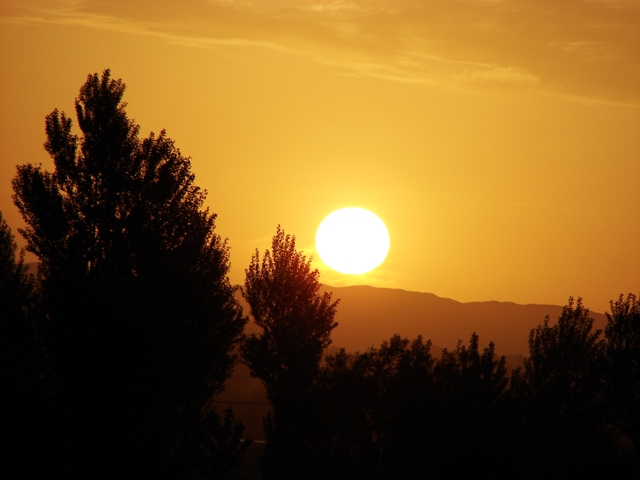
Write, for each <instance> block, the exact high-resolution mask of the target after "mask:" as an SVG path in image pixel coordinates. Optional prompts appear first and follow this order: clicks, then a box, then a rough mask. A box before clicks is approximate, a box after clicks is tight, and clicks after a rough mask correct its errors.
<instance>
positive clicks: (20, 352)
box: [0, 212, 52, 477]
mask: <svg viewBox="0 0 640 480" xmlns="http://www.w3.org/2000/svg"><path fill="white" fill-rule="evenodd" d="M41 320H42V318H41V312H40V308H39V303H38V291H37V286H36V283H35V279H34V277H33V275H31V274H29V273H28V272H27V267H26V266H25V264H24V256H23V252H22V251H21V252H18V249H17V245H16V242H15V239H14V237H13V234H12V232H11V229H10V228H9V225H8V224H7V223H6V221H5V220H4V218H3V217H2V213H1V212H0V329H1V331H0V354H1V355H2V362H1V367H0V368H1V370H0V372H1V376H0V388H1V389H2V408H1V409H0V425H2V428H1V429H0V431H1V432H2V433H1V434H0V438H2V439H3V442H2V445H3V447H2V458H3V462H2V466H1V467H0V471H2V472H5V475H7V474H8V475H12V474H14V473H15V472H18V471H19V472H22V473H23V475H25V476H34V477H36V476H41V475H43V474H46V473H47V467H49V465H50V463H51V458H49V457H48V454H47V452H48V448H47V443H48V442H49V441H50V440H51V438H50V435H51V431H52V425H51V423H50V415H51V411H50V407H51V391H50V385H49V382H48V380H49V378H48V375H47V364H46V358H45V356H44V352H43V350H42V342H41V333H42V332H41V327H42V325H41Z"/></svg>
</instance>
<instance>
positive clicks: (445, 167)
mask: <svg viewBox="0 0 640 480" xmlns="http://www.w3.org/2000/svg"><path fill="white" fill-rule="evenodd" d="M105 68H110V69H111V72H112V76H113V77H115V78H122V79H123V80H124V82H125V83H126V84H127V92H126V94H125V99H126V101H127V102H128V105H129V106H128V108H127V111H128V113H129V116H130V117H132V118H133V119H135V121H136V122H137V123H139V124H140V125H141V134H142V135H144V136H146V135H147V134H148V133H149V132H150V131H155V132H159V131H160V130H161V129H162V128H166V129H167V133H168V135H169V137H171V138H172V139H174V140H175V142H176V144H177V146H178V147H179V148H180V149H181V150H182V152H183V154H185V155H189V156H191V157H192V162H193V170H194V172H195V174H196V183H197V184H198V185H200V186H201V187H203V188H206V189H207V190H208V191H209V196H208V205H209V206H210V207H211V210H212V211H214V212H216V213H217V214H218V221H217V232H218V233H219V234H221V235H222V236H223V237H228V238H229V245H230V246H231V261H232V273H231V279H232V281H234V282H236V283H241V282H242V281H243V280H244V269H245V268H246V267H247V266H248V264H249V262H250V259H251V254H252V252H253V251H254V249H255V248H259V249H260V250H261V251H262V250H264V248H267V247H269V246H270V240H271V237H272V236H273V235H274V234H275V231H276V226H277V225H278V224H281V225H282V227H283V228H284V230H285V231H286V232H287V233H291V234H295V235H296V238H297V243H298V247H299V248H301V249H303V250H304V251H305V253H307V254H309V255H314V256H315V258H317V255H315V252H314V245H313V244H314V236H315V231H316V228H317V226H318V224H319V223H320V222H321V221H322V219H323V218H324V216H325V215H327V214H328V213H330V212H331V211H332V210H335V209H337V208H340V207H345V206H360V207H364V208H367V209H370V210H372V211H374V212H375V213H376V214H378V215H379V216H380V217H381V218H382V219H383V220H384V221H385V222H386V224H387V226H388V228H389V232H390V235H391V250H390V253H389V256H388V258H387V261H386V262H385V263H384V264H383V265H382V266H381V267H380V268H378V269H377V270H376V271H374V272H373V273H371V274H368V275H364V276H359V277H355V278H354V277H351V276H343V275H340V274H336V273H331V272H330V271H327V270H325V269H324V268H323V266H322V264H321V263H320V262H319V261H314V263H315V265H316V266H317V267H318V268H320V270H321V272H322V275H321V280H322V281H323V282H325V283H328V284H332V285H347V284H354V283H355V284H360V283H366V284H371V285H374V286H385V287H394V288H403V289H407V290H417V291H425V292H432V293H435V294H436V295H439V296H443V297H451V298H454V299H456V300H460V301H475V300H502V301H514V302H518V303H552V304H559V305H563V304H565V303H566V301H567V299H568V297H569V296H570V295H573V296H574V297H578V296H581V297H583V299H584V303H585V304H586V305H587V306H588V307H590V308H591V309H592V310H594V311H600V312H602V311H605V310H606V309H607V308H608V302H609V300H611V299H615V298H617V296H618V295H619V294H620V293H625V294H626V293H628V292H636V293H637V292H638V291H640V248H639V245H640V189H639V184H640V2H637V1H635V0H629V1H624V0H620V1H616V0H608V1H605V0H584V1H579V0H563V1H557V0H547V1H512V0H503V1H500V0H441V1H427V0H425V1H420V2H416V1H409V0H344V1H342V0H334V1H314V0H309V1H303V0H270V1H268V2H267V1H266V0H265V1H262V0H256V1H249V0H247V1H243V0H238V1H234V0H208V1H205V0H202V1H196V0H189V1H180V2H168V1H166V2H160V1H153V2H152V1H148V2H141V1H133V2H129V1H128V2H125V1H119V2H115V1H113V2H108V1H97V0H96V1H91V0H89V1H83V0H63V1H45V0H33V1H29V2H23V1H21V0H15V1H7V0H0V92H1V93H0V95H1V97H0V101H1V107H2V108H1V110H0V145H1V146H2V148H1V150H0V210H1V211H2V212H3V215H4V216H5V218H6V219H7V221H8V222H9V224H10V226H11V227H12V228H13V229H14V233H16V234H17V231H16V229H17V227H20V226H21V225H22V220H21V219H20V217H19V215H18V213H17V210H16V209H15V207H14V206H13V203H12V201H11V186H10V179H11V178H12V177H13V175H14V173H15V166H16V165H17V164H21V163H27V162H32V163H38V162H42V163H43V164H44V165H45V166H47V167H48V168H51V166H52V162H51V161H50V159H49V157H48V156H47V154H46V152H45V151H44V149H43V147H42V144H43V142H44V139H45V137H44V117H45V115H46V114H48V113H49V112H51V111H52V110H53V109H54V108H56V107H57V108H59V109H62V110H64V111H66V112H67V113H68V114H70V115H71V116H72V117H73V118H74V119H75V116H74V110H73V100H74V98H75V97H76V95H77V94H78V91H79V88H80V86H81V85H82V84H83V83H84V81H85V79H86V76H87V75H88V74H90V73H95V72H102V71H103V70H104V69H105ZM30 259H33V257H31V258H30Z"/></svg>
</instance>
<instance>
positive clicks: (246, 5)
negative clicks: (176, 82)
mask: <svg viewBox="0 0 640 480" xmlns="http://www.w3.org/2000/svg"><path fill="white" fill-rule="evenodd" d="M131 5H133V7H131V8H129V9H128V10H126V11H123V10H122V9H118V10H117V13H116V10H114V7H112V6H109V5H103V4H91V3H78V2H67V3H65V7H64V8H59V9H52V8H39V9H38V8H36V7H32V8H30V9H26V10H25V9H24V8H23V11H25V12H26V13H25V14H23V15H13V16H4V17H0V22H4V23H14V24H20V25H30V24H32V25H36V24H56V25H62V26H77V27H84V28H91V29H98V30H108V31H113V32H119V33H123V34H130V35H142V36H151V37H155V38H159V39H161V40H163V41H165V42H167V43H169V44H172V45H179V46H184V47H196V48H215V47H243V48H253V47H255V48H265V49H269V50H273V51H278V52H283V53H289V54H295V55H304V56H307V57H310V58H313V59H314V60H315V61H317V62H319V63H320V64H323V65H326V66H328V67H332V68H336V69H337V72H336V74H337V75H350V74H351V75H357V76H366V77H370V78H377V79H381V80H386V81H392V82H405V83H413V84H425V85H431V86H438V87H440V88H449V89H451V88H453V89H460V88H462V89H473V90H476V89H485V88H489V89H495V88H498V89H502V88H505V87H508V88H509V89H513V88H516V89H517V88H524V89H531V88H535V89H536V90H538V91H540V92H543V93H546V94H549V95H554V96H556V97H557V98H560V99H562V100H564V101H570V102H578V103H581V104H588V105H593V106H597V105H613V106H633V107H635V106H636V105H637V104H638V102H639V101H640V99H637V98H635V97H637V96H638V92H637V88H634V87H633V85H634V81H633V79H634V77H633V75H635V76H636V77H638V72H637V70H638V68H637V65H635V68H634V63H633V60H634V59H633V58H630V59H628V60H626V61H625V58H624V55H632V56H633V55H634V54H633V52H632V50H630V49H628V48H627V50H625V49H623V48H617V47H619V46H620V42H621V41H623V40H624V38H626V37H620V36H619V35H618V36H616V35H617V34H616V33H615V32H616V31H617V30H619V25H618V24H616V21H623V20H620V15H619V12H618V11H617V10H619V9H628V10H629V12H630V16H631V17H632V18H633V17H634V16H640V9H638V8H633V6H632V5H630V4H627V3H625V2H614V3H610V4H593V3H591V4H589V5H590V7H591V9H593V8H596V9H600V10H597V11H598V12H599V11H601V10H602V9H605V10H604V11H606V12H608V13H610V17H611V18H605V19H603V20H602V21H599V22H596V20H597V19H596V18H593V19H587V18H582V19H580V20H579V21H576V22H574V23H576V25H577V26H574V25H568V24H566V22H567V21H568V18H564V17H562V15H564V16H565V17H566V16H567V12H565V11H564V10H563V9H562V8H561V7H558V6H555V7H551V6H548V8H551V10H555V11H552V12H550V13H549V12H547V11H546V10H545V9H543V8H542V7H543V5H542V4H537V3H533V4H527V5H526V6H522V5H520V4H513V3H511V2H495V1H485V0H460V1H457V2H432V3H429V4H418V5H416V4H415V2H409V1H401V2H387V1H383V0H379V1H374V0H370V1H364V0H362V1H328V2H299V1H292V0H288V1H287V0H283V1H275V2H269V3H268V4H266V5H265V4H263V3H256V2H234V1H228V0H226V1H209V2H208V3H207V4H204V5H203V4H200V3H198V4H193V5H191V3H187V4H186V5H185V11H186V12H190V10H189V7H193V6H194V5H195V6H197V7H198V8H199V10H193V11H192V12H191V14H192V15H195V16H194V18H193V21H186V20H187V19H188V17H187V16H185V17H176V16H175V15H174V13H175V12H171V11H164V10H162V8H160V7H159V8H158V9H155V10H154V12H153V15H154V16H155V17H154V18H153V20H149V19H144V20H142V19H140V18H139V17H140V16H141V14H142V13H141V11H137V10H136V5H137V4H136V3H135V2H133V3H132V4H131ZM203 6H204V7H205V8H204V10H203ZM25 8H26V7H25ZM98 8H102V9H103V10H102V13H96V12H95V10H96V9H98ZM525 8H528V9H529V10H525ZM578 8H579V7H578ZM143 10H144V9H143ZM145 11H146V10H145ZM611 12H614V13H615V14H614V13H611ZM551 14H553V15H551ZM528 16H531V17H534V20H530V19H528ZM556 17H559V18H556ZM583 17H584V15H583ZM176 18H181V21H176ZM545 18H546V19H548V24H546V23H544V24H543V23H540V22H541V21H542V20H544V19H545ZM518 19H520V20H521V21H522V26H521V27H520V26H519V25H518V23H517V22H516V20H518ZM563 22H564V23H563ZM594 22H596V23H594ZM539 25H544V27H543V28H542V29H540V30H542V32H540V33H539V36H538V37H537V38H533V37H534V36H535V35H538V32H537V29H538V27H539ZM603 32H605V33H606V34H607V35H610V37H607V36H606V35H605V33H603ZM611 32H614V33H611ZM626 35H627V37H629V38H635V37H636V36H638V38H640V27H639V28H636V29H633V28H631V29H630V31H629V32H627V33H626ZM613 60H615V65H614V64H613ZM638 80H639V81H640V78H639V79H638ZM616 88H617V90H616ZM614 92H615V95H614V96H612V93H614Z"/></svg>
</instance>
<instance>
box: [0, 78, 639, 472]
mask: <svg viewBox="0 0 640 480" xmlns="http://www.w3.org/2000/svg"><path fill="white" fill-rule="evenodd" d="M123 93H124V84H123V83H122V81H121V80H114V79H112V78H111V77H110V72H109V71H108V70H105V72H103V74H102V76H99V75H97V74H94V75H90V76H89V77H88V78H87V81H86V83H85V84H84V85H83V86H82V88H81V89H80V94H79V96H78V98H77V99H76V103H75V107H76V116H77V120H78V126H79V128H80V132H81V134H80V135H76V134H73V133H72V131H71V127H72V123H71V120H70V119H69V118H68V117H67V116H66V115H65V114H64V113H62V112H59V111H57V110H54V111H53V112H52V113H51V114H50V115H48V116H47V118H46V134H47V141H46V143H45V148H46V150H47V151H48V153H49V154H50V155H51V157H52V158H53V161H54V165H55V170H54V171H53V172H47V171H45V170H43V168H42V167H41V166H38V165H31V164H26V165H22V166H19V167H18V172H17V175H16V177H15V178H14V180H13V191H14V201H15V204H16V205H17V207H18V208H19V210H20V212H21V213H22V216H23V218H24V220H25V223H26V228H24V229H23V230H20V232H21V233H22V235H23V236H24V237H25V239H26V241H27V250H29V251H30V252H32V253H34V254H35V255H37V257H38V259H39V261H40V263H39V268H38V272H37V277H34V276H32V275H30V274H29V273H28V272H27V269H26V267H25V265H24V262H23V257H22V253H20V252H18V250H17V247H16V243H15V241H14V238H13V236H12V234H11V231H10V230H9V227H8V225H7V224H6V222H4V220H2V219H1V217H0V312H2V322H1V327H2V329H3V331H2V334H1V335H0V341H2V345H1V347H2V355H3V370H2V375H3V377H2V380H1V381H2V389H3V406H2V412H1V415H2V419H1V420H2V425H3V427H4V428H2V432H3V437H4V439H5V440H7V441H6V442H4V444H5V445H9V447H5V448H4V449H3V451H2V454H3V456H4V457H5V459H3V460H4V461H3V462H2V465H3V466H4V468H5V469H9V470H10V473H12V474H13V475H12V476H16V474H17V476H23V477H29V476H36V475H37V476H50V475H51V474H52V473H59V474H63V475H64V476H66V477H72V478H74V477H82V478H86V477H90V478H91V477H103V476H110V477H114V476H118V477H120V476H140V477H145V478H146V477H151V478H232V477H233V476H234V475H235V474H237V472H238V469H239V467H240V465H241V462H242V457H243V453H244V451H245V450H246V448H247V446H248V442H246V441H243V440H241V435H242V425H241V423H240V422H239V421H238V420H237V419H235V418H234V416H233V413H232V411H227V412H225V414H224V415H222V416H221V414H220V412H219V411H217V410H216V408H215V402H214V397H215V395H216V394H218V393H220V392H221V391H222V389H223V386H224V382H225V380H226V379H227V378H228V377H229V375H230V374H231V371H232V369H233V366H234V364H235V362H236V361H237V360H238V355H237V353H238V352H239V353H240V357H241V359H242V360H243V361H244V362H246V363H247V365H249V367H250V371H251V374H252V375H253V376H255V377H257V378H259V379H260V380H261V381H262V382H263V383H264V385H265V387H266V391H267V396H268V399H269V402H270V404H271V411H270V413H269V415H268V416H267V418H266V419H265V422H264V426H265V433H266V438H267V445H266V450H265V454H264V458H263V472H264V476H265V478H297V477H304V478H327V477H329V476H333V477H336V478H371V479H377V478H379V479H387V478H411V477H413V476H415V474H416V473H419V474H420V475H421V476H428V475H429V474H435V473H436V472H439V471H447V470H449V471H450V472H451V473H452V474H454V475H455V476H459V475H461V474H477V473H479V472H480V471H484V470H486V471H490V472H491V473H492V474H493V475H494V476H507V475H508V476H513V475H518V476H521V477H522V476H524V477H528V478H539V477H540V476H542V475H551V476H552V477H557V474H558V472H563V473H566V474H567V475H569V474H577V473H584V474H585V475H588V476H593V474H606V475H607V476H610V475H620V476H628V477H633V476H636V477H637V476H638V455H637V453H636V450H635V448H636V447H637V446H638V445H640V437H639V433H640V432H639V411H640V366H639V362H640V355H639V352H640V302H639V301H638V299H637V298H636V297H635V296H634V295H632V294H630V295H629V296H627V298H626V299H625V298H623V297H622V296H621V297H620V299H618V300H617V301H616V302H615V303H612V304H611V314H609V323H608V326H607V328H606V330H605V332H604V338H601V333H602V332H599V331H594V330H593V320H592V319H590V318H589V316H588V310H587V309H585V308H584V307H583V306H582V304H581V302H580V300H578V301H577V302H575V303H574V302H573V300H572V299H570V301H569V304H568V305H567V306H566V307H565V308H564V310H563V312H562V316H561V317H560V318H559V319H558V321H557V323H554V324H551V323H550V321H549V320H548V319H547V320H546V321H545V323H544V324H543V325H541V326H539V327H538V328H537V329H535V330H533V331H532V332H531V336H530V339H529V345H530V356H529V358H528V359H527V360H526V361H525V364H524V365H523V366H522V368H520V369H516V370H515V371H514V372H513V373H512V374H511V375H508V373H507V370H506V367H505V359H504V358H497V357H496V354H495V350H494V346H493V344H492V343H490V344H489V346H488V347H486V348H484V349H481V347H480V344H479V339H478V337H477V336H476V335H475V334H474V335H472V336H471V340H470V342H469V344H468V345H464V344H462V343H459V344H458V346H457V347H456V348H455V349H454V350H452V351H448V350H444V351H443V352H442V353H441V355H439V356H434V355H432V352H431V343H430V341H424V340H423V339H422V338H417V339H415V340H413V341H409V340H407V339H403V338H400V337H397V336H396V337H393V338H391V339H390V340H389V341H387V342H385V343H383V344H382V345H381V346H380V347H379V348H371V349H370V350H368V351H366V352H364V353H348V352H345V351H344V350H341V351H339V352H338V353H337V354H335V355H333V356H329V357H327V358H326V361H325V362H324V364H322V362H321V360H322V355H323V352H324V351H325V349H326V347H327V346H328V345H329V344H330V342H331V340H330V335H331V331H332V330H333V329H334V328H335V327H336V325H337V324H336V323H335V321H334V316H335V313H336V309H337V305H338V302H337V301H333V300H332V299H331V295H330V294H328V293H324V294H321V293H320V283H319V273H318V271H317V270H312V269H311V264H310V260H308V259H307V258H306V257H304V256H303V255H302V254H301V253H300V252H298V251H297V250H296V248H295V237H292V236H290V235H286V234H285V232H284V231H283V230H282V229H280V228H279V227H278V229H277V231H276V235H275V236H274V237H273V242H272V247H271V250H270V251H269V250H267V251H266V252H265V254H264V256H263V257H262V258H260V255H259V253H258V252H256V254H255V255H254V257H253V259H252V262H251V264H250V265H249V268H248V269H247V270H246V281H245V286H244V288H243V289H242V294H243V295H244V297H245V299H246V300H247V302H248V304H249V307H250V315H251V317H252V318H253V320H254V321H255V323H256V324H257V325H258V326H259V327H260V328H261V333H260V334H254V335H250V336H248V337H245V336H244V334H243V328H244V326H245V324H246V322H247V321H248V319H247V317H245V316H244V315H243V312H242V308H241V307H240V304H239V303H238V301H237V299H236V296H235V293H236V287H234V286H233V285H231V284H230V282H229V279H228V270H229V249H228V247H227V244H226V242H225V241H224V240H223V239H222V238H221V237H220V236H219V235H218V234H216V233H215V231H214V229H215V215H214V214H211V213H210V212H209V211H208V210H207V209H204V208H203V203H204V200H205V195H206V192H203V191H201V190H200V189H199V188H198V187H197V186H196V185H195V184H194V175H193V173H192V172H191V167H190V160H189V158H187V157H184V156H183V155H182V154H181V153H180V151H179V150H178V149H177V148H176V147H175V146H174V144H173V142H172V141H171V140H170V139H169V138H167V137H166V135H165V133H164V132H162V133H161V134H160V135H159V136H155V135H153V134H151V135H150V136H149V137H147V138H144V139H140V138H139V136H138V133H139V129H138V126H137V125H136V124H135V123H134V122H133V121H132V120H130V119H129V118H128V117H127V115H126V112H125V106H126V104H125V103H124V102H123V101H122V97H123ZM5 392H6V395H5Z"/></svg>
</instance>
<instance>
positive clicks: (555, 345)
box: [512, 298, 632, 478]
mask: <svg viewBox="0 0 640 480" xmlns="http://www.w3.org/2000/svg"><path fill="white" fill-rule="evenodd" d="M601 333H602V332H601V331H600V330H595V331H594V330H593V319H592V318H590V317H589V310H588V309H586V308H585V307H584V306H583V305H582V302H581V300H580V299H578V301H577V302H576V303H575V304H574V301H573V298H570V299H569V303H568V305H566V306H565V307H564V308H563V311H562V315H561V316H560V318H558V321H557V323H556V324H554V325H551V324H550V321H549V318H548V317H547V318H546V319H545V322H544V324H543V325H540V326H538V327H537V328H536V329H534V330H532V331H531V334H530V336H529V352H530V356H529V358H527V359H525V366H524V371H521V370H517V371H515V372H514V374H513V377H512V390H513V395H514V401H515V402H516V404H517V407H518V408H519V413H518V419H519V421H520V422H522V423H521V434H522V438H521V441H522V444H523V447H524V451H525V453H524V455H523V458H522V463H523V464H524V466H525V467H526V471H527V472H529V474H530V478H540V476H545V475H552V474H554V472H555V473H561V474H563V475H574V474H575V475H587V476H589V475H605V476H608V475H614V476H616V475H622V476H627V475H629V474H630V472H631V471H632V469H631V463H632V462H631V460H630V459H629V456H628V454H627V452H625V451H624V449H623V448H622V446H621V444H620V437H619V435H618V434H617V432H616V431H615V430H614V429H613V428H612V426H611V425H610V424H609V423H607V422H606V403H605V397H604V394H605V390H604V382H603V372H604V365H605V361H606V359H605V344H604V342H603V341H602V340H601V339H600V338H599V337H600V335H601ZM540 459H544V461H541V460H540Z"/></svg>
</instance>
